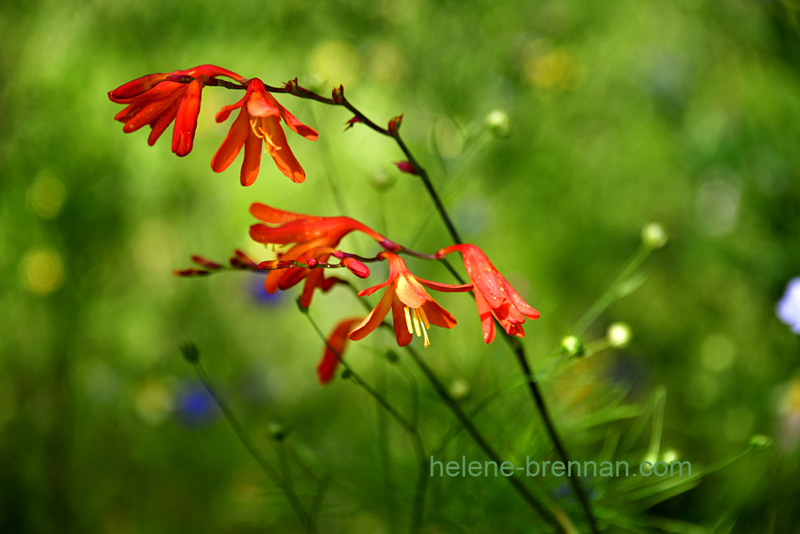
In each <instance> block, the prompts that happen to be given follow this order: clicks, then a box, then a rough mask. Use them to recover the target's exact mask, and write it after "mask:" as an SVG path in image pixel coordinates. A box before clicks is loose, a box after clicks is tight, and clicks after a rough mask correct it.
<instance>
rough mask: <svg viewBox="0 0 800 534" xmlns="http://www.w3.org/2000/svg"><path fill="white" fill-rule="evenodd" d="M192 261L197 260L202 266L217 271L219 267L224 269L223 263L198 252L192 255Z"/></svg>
mask: <svg viewBox="0 0 800 534" xmlns="http://www.w3.org/2000/svg"><path fill="white" fill-rule="evenodd" d="M192 261H193V262H195V263H196V264H197V265H199V266H200V267H205V268H206V269H210V270H212V271H216V270H217V269H222V265H220V264H219V263H217V262H215V261H211V260H209V259H208V258H204V257H203V256H198V255H197V254H194V255H192Z"/></svg>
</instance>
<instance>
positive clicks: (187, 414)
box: [175, 384, 219, 426]
mask: <svg viewBox="0 0 800 534" xmlns="http://www.w3.org/2000/svg"><path fill="white" fill-rule="evenodd" d="M175 413H176V415H177V416H178V418H179V419H180V420H181V421H183V422H184V423H186V424H187V425H190V426H199V425H203V424H206V423H209V422H211V421H212V420H213V419H214V418H215V417H216V416H217V415H218V414H219V410H218V409H217V405H216V403H215V402H214V399H213V398H212V397H211V394H209V393H208V391H207V390H206V389H205V388H204V387H203V386H202V385H200V384H192V385H189V386H186V387H184V388H182V390H181V392H180V393H179V394H178V401H177V403H176V410H175Z"/></svg>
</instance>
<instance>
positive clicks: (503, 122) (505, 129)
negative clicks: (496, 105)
mask: <svg viewBox="0 0 800 534" xmlns="http://www.w3.org/2000/svg"><path fill="white" fill-rule="evenodd" d="M486 127H487V128H488V129H489V131H490V132H492V134H494V135H495V136H497V137H508V134H509V132H510V131H511V119H510V118H509V116H508V113H506V112H505V111H503V110H501V109H495V110H493V111H490V112H489V114H488V115H486Z"/></svg>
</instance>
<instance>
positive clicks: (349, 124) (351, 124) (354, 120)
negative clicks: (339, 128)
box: [344, 117, 361, 132]
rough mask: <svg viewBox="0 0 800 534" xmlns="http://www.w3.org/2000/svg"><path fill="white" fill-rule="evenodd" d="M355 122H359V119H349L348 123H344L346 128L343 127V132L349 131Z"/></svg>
mask: <svg viewBox="0 0 800 534" xmlns="http://www.w3.org/2000/svg"><path fill="white" fill-rule="evenodd" d="M357 122H361V119H359V118H358V117H353V118H351V119H349V120H348V121H347V122H346V123H345V124H346V125H347V126H345V127H344V131H345V132H346V131H347V130H349V129H350V128H352V127H353V125H354V124H355V123H357Z"/></svg>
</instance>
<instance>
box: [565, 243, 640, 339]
mask: <svg viewBox="0 0 800 534" xmlns="http://www.w3.org/2000/svg"><path fill="white" fill-rule="evenodd" d="M652 251H653V249H652V247H648V246H646V245H641V246H640V247H639V250H637V251H636V252H635V253H634V254H633V256H631V258H630V259H629V260H628V261H627V263H625V266H624V267H623V268H622V271H620V273H619V275H618V276H617V277H616V278H615V279H614V281H613V282H612V283H611V285H610V286H608V289H606V291H605V293H603V295H602V296H601V297H600V298H599V299H597V301H595V303H594V304H592V305H591V306H590V307H589V309H588V310H586V312H585V313H584V314H583V315H582V316H581V318H580V319H578V322H577V323H575V328H574V332H573V333H574V334H575V335H576V336H581V335H583V333H584V332H585V331H586V329H587V328H589V326H590V325H591V324H592V323H593V322H594V321H595V319H597V318H598V317H599V316H600V314H601V313H603V311H604V310H605V309H606V308H608V306H609V305H610V304H611V303H612V302H614V300H615V298H617V296H618V292H619V289H620V287H621V285H622V283H623V282H624V281H626V280H628V279H629V278H630V276H631V275H632V274H633V273H634V272H635V271H636V269H638V268H639V266H640V265H641V264H642V262H643V261H644V260H645V259H646V258H647V256H649V255H650V253H651V252H652Z"/></svg>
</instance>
